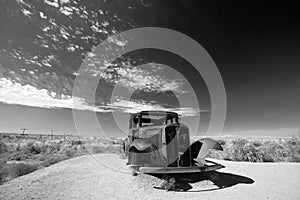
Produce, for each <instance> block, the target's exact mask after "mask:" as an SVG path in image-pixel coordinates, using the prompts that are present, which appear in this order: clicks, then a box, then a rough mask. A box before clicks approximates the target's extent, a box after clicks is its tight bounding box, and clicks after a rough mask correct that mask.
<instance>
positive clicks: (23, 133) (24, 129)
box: [20, 128, 28, 135]
mask: <svg viewBox="0 0 300 200" xmlns="http://www.w3.org/2000/svg"><path fill="white" fill-rule="evenodd" d="M20 130H23V132H22V135H25V131H26V130H28V128H21V129H20Z"/></svg>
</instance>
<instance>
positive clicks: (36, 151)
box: [27, 141, 42, 154]
mask: <svg viewBox="0 0 300 200" xmlns="http://www.w3.org/2000/svg"><path fill="white" fill-rule="evenodd" d="M27 150H28V151H29V152H30V153H33V154H39V153H41V152H42V149H41V148H40V147H39V146H38V144H36V143H34V142H32V141H29V142H28V143H27Z"/></svg>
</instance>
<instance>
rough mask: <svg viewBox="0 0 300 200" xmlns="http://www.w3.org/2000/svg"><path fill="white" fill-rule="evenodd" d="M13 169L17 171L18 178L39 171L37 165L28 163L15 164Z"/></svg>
mask: <svg viewBox="0 0 300 200" xmlns="http://www.w3.org/2000/svg"><path fill="white" fill-rule="evenodd" d="M13 168H14V169H15V173H16V177H18V176H23V175H25V174H29V173H31V172H33V171H35V170H37V169H38V167H37V165H33V164H26V163H19V164H15V166H14V167H13Z"/></svg>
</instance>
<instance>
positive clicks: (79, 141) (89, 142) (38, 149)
mask: <svg viewBox="0 0 300 200" xmlns="http://www.w3.org/2000/svg"><path fill="white" fill-rule="evenodd" d="M121 144H122V140H118V139H112V140H109V139H103V138H95V137H93V138H90V137H86V138H78V137H68V138H63V139H62V138H55V137H52V138H39V137H36V138H32V137H26V136H23V137H21V136H18V137H16V136H15V135H2V136H1V140H0V156H1V157H0V184H1V183H3V182H5V181H8V180H11V179H12V178H15V177H18V176H22V175H25V174H28V173H31V172H33V171H35V170H37V169H41V168H43V167H48V166H50V165H52V164H55V163H58V162H60V161H63V160H66V159H69V158H73V157H76V156H80V155H86V154H95V153H121V151H122V145H121Z"/></svg>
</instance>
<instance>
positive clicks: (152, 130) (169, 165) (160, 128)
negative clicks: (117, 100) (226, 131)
mask: <svg viewBox="0 0 300 200" xmlns="http://www.w3.org/2000/svg"><path fill="white" fill-rule="evenodd" d="M123 148H124V151H125V153H126V154H127V155H128V162H127V165H130V166H131V168H132V169H135V170H136V171H138V172H142V173H149V174H172V173H173V174H175V173H193V172H207V171H213V170H217V169H220V168H223V167H224V166H222V165H220V164H217V163H214V162H212V161H208V160H205V157H206V155H207V153H208V150H209V149H216V150H222V147H221V145H220V144H219V143H218V142H216V141H215V140H213V139H210V138H202V139H199V140H197V141H195V142H193V143H192V144H191V141H190V133H189V128H188V127H187V126H186V125H184V124H181V123H180V122H179V116H178V114H177V113H175V112H164V111H142V112H139V113H136V114H132V115H131V116H130V121H129V135H128V138H127V139H126V140H125V142H124V146H123Z"/></svg>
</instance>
